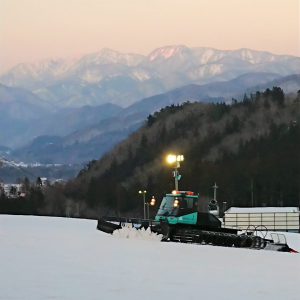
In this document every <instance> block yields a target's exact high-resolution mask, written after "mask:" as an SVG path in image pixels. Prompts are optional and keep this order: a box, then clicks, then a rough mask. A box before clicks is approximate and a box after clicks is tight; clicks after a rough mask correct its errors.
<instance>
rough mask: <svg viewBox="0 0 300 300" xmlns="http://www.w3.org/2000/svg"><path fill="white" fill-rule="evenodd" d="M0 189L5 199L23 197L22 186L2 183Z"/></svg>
mask: <svg viewBox="0 0 300 300" xmlns="http://www.w3.org/2000/svg"><path fill="white" fill-rule="evenodd" d="M1 187H2V190H3V193H4V195H5V196H6V197H7V198H18V197H24V196H25V194H24V192H23V185H22V184H13V183H4V184H1Z"/></svg>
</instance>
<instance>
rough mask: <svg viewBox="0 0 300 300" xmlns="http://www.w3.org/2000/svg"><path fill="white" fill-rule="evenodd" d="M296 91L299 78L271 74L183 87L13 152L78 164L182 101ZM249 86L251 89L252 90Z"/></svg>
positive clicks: (31, 158)
mask: <svg viewBox="0 0 300 300" xmlns="http://www.w3.org/2000/svg"><path fill="white" fill-rule="evenodd" d="M289 82H290V83H292V85H293V87H294V92H296V91H298V90H300V75H294V76H287V77H283V78H278V77H277V75H276V74H272V73H254V74H253V73H250V74H245V75H242V76H240V77H238V78H236V79H233V80H230V81H227V82H215V83H209V84H206V85H202V86H199V85H187V86H185V87H182V88H177V89H174V90H172V91H170V92H167V93H164V94H159V95H156V96H152V97H148V98H145V99H142V100H140V101H138V102H136V103H134V104H132V105H131V106H129V107H127V108H125V109H120V110H119V111H116V112H115V113H114V114H113V115H112V116H111V117H110V118H104V119H102V120H100V121H99V122H95V123H94V124H90V126H86V127H85V128H81V129H79V130H76V131H74V132H72V133H69V134H68V135H65V136H61V137H59V138H57V139H55V138H54V137H49V136H46V137H39V138H38V139H37V140H34V141H33V142H32V143H30V144H28V145H27V146H25V147H22V148H20V149H18V150H16V151H14V152H13V153H14V155H16V156H17V157H20V158H21V159H22V160H24V161H29V162H34V161H41V162H43V163H55V162H56V163H63V162H66V163H78V162H82V161H89V160H92V159H98V158H99V157H101V156H102V155H103V154H105V153H106V152H107V151H109V150H110V149H112V148H113V146H114V145H116V144H117V143H119V142H121V141H122V140H124V139H125V138H127V137H128V136H129V135H130V134H131V133H132V132H134V131H136V130H137V129H138V128H140V127H141V126H142V125H143V124H144V123H145V121H146V118H147V116H148V115H149V114H152V113H154V112H155V111H159V110H160V109H161V108H163V107H166V106H170V105H172V104H181V103H183V102H186V101H189V102H224V101H227V102H228V101H229V99H230V101H231V97H235V98H236V99H239V100H242V99H243V96H244V94H245V91H248V94H249V93H250V92H253V93H255V92H256V91H257V90H264V89H265V87H268V88H272V87H273V86H279V87H280V86H282V87H283V89H284V87H285V86H290V84H289ZM253 85H254V86H255V87H253Z"/></svg>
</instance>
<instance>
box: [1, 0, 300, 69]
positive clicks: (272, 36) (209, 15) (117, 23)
mask: <svg viewBox="0 0 300 300" xmlns="http://www.w3.org/2000/svg"><path fill="white" fill-rule="evenodd" d="M299 2H300V0H0V46H1V48H0V49H1V50H0V73H1V72H3V71H5V70H7V69H8V68H10V67H12V66H13V65H15V64H17V63H20V62H31V61H36V60H41V59H43V58H49V57H61V56H62V57H70V56H71V57H73V56H78V55H81V54H85V53H91V52H96V51H98V50H100V49H101V48H103V47H108V48H112V49H115V50H118V51H121V52H137V53H142V54H148V53H149V52H150V51H151V50H153V49H154V48H157V47H160V46H164V45H170V44H184V45H186V46H189V47H198V46H199V47H201V46H209V47H214V48H219V49H237V48H251V49H257V50H267V51H270V52H273V53H276V54H291V55H297V56H300V37H299V34H300V29H299V28H300V4H299Z"/></svg>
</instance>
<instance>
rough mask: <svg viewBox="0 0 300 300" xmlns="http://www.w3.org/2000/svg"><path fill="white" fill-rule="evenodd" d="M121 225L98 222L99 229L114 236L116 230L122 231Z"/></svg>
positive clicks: (103, 221) (101, 220)
mask: <svg viewBox="0 0 300 300" xmlns="http://www.w3.org/2000/svg"><path fill="white" fill-rule="evenodd" d="M121 228H122V226H121V224H120V223H119V224H115V223H112V222H108V221H105V220H103V219H99V220H98V224H97V229H98V230H101V231H103V232H106V233H110V234H112V233H113V232H114V231H115V230H117V229H121Z"/></svg>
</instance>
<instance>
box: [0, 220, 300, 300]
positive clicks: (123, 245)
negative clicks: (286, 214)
mask: <svg viewBox="0 0 300 300" xmlns="http://www.w3.org/2000/svg"><path fill="white" fill-rule="evenodd" d="M288 236H289V238H290V236H291V237H292V238H293V240H299V239H300V236H299V235H298V234H289V235H288ZM0 241H1V248H0V259H1V270H0V291H1V292H0V299H1V300H2V299H3V300H7V299H14V300H15V299H22V300H23V299H30V300H32V299H33V300H34V299H39V300H41V299H72V300H74V299H75V300H76V299H125V300H126V299H141V298H142V299H143V300H146V299H151V300H153V299H180V300H183V299H206V298H208V297H209V299H218V300H220V299H243V300H247V299H264V300H265V299H272V300H274V299H289V300H292V299H295V300H296V299H299V293H300V286H299V283H298V281H299V275H300V268H299V267H300V254H290V253H279V252H271V251H258V250H247V249H235V248H223V247H212V246H197V245H189V244H176V243H160V242H157V241H155V240H149V241H147V240H141V239H122V238H116V237H115V236H111V235H106V234H104V233H102V232H100V231H97V230H96V221H92V220H77V219H63V218H50V217H32V216H6V215H1V216H0ZM298 250H299V249H298Z"/></svg>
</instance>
